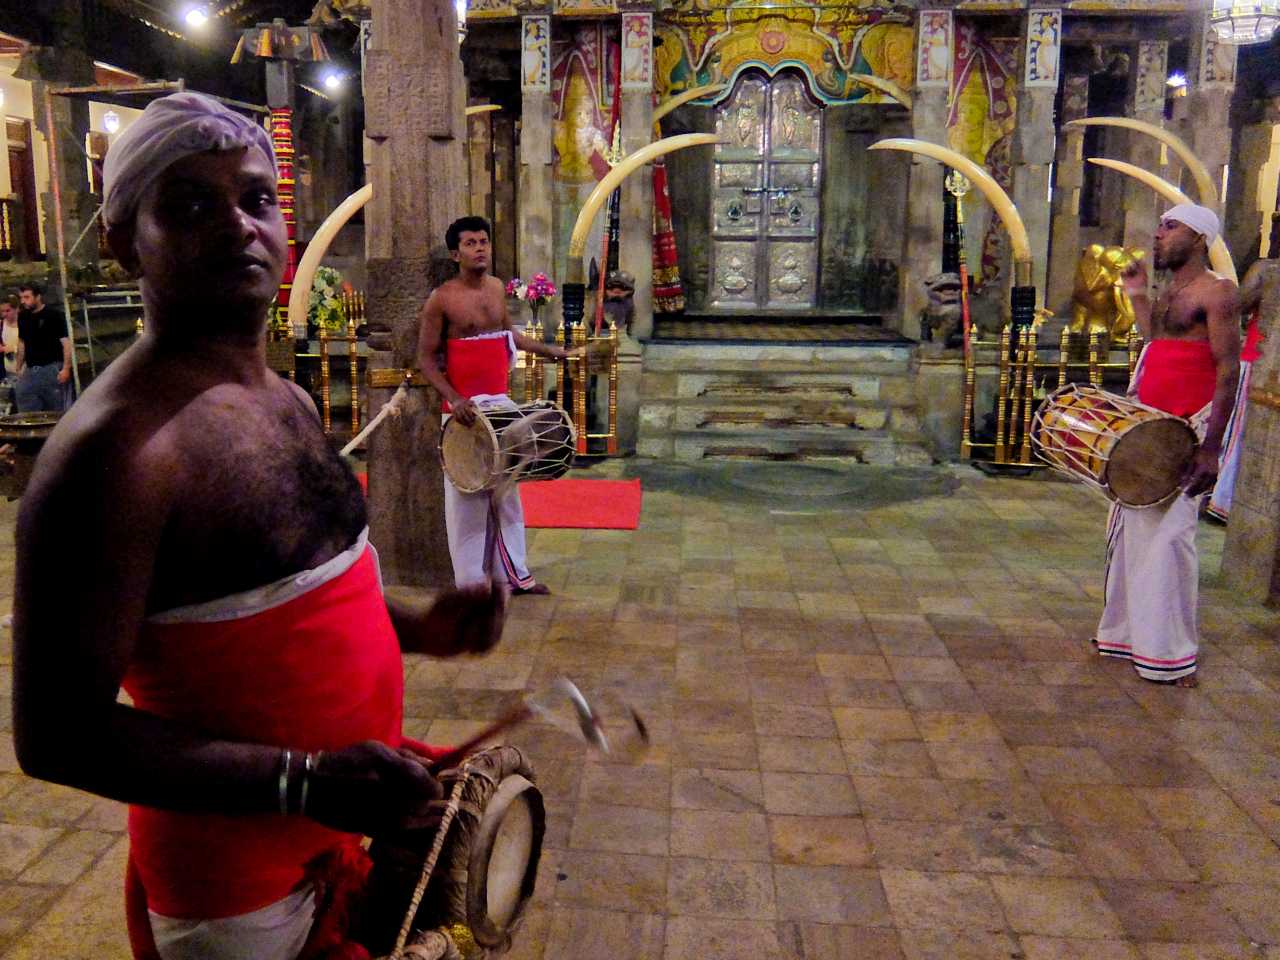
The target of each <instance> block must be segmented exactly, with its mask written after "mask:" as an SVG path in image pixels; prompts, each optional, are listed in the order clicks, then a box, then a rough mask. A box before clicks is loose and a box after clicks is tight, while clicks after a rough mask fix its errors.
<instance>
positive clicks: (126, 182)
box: [102, 93, 279, 227]
mask: <svg viewBox="0 0 1280 960" xmlns="http://www.w3.org/2000/svg"><path fill="white" fill-rule="evenodd" d="M255 148H256V149H258V150H261V151H262V155H263V156H264V157H266V158H267V160H268V161H269V162H270V163H271V169H272V170H273V171H275V172H276V173H277V175H278V174H279V171H278V169H277V167H276V157H275V151H273V150H272V149H271V138H270V137H269V136H267V132H266V131H265V130H263V129H262V127H261V126H259V125H258V124H256V123H254V122H253V121H252V120H250V119H249V118H248V117H244V116H241V115H240V114H238V113H236V112H235V111H234V110H230V109H228V108H227V107H224V106H223V105H222V104H221V103H219V102H218V101H217V100H214V99H212V98H210V97H206V96H203V95H201V94H199V93H175V94H171V95H170V96H167V97H161V98H160V99H159V100H153V101H152V102H151V103H149V104H148V105H147V109H146V110H144V111H142V116H140V117H139V118H138V119H137V120H135V121H134V122H133V124H132V125H130V126H129V128H128V129H127V130H125V131H124V133H122V134H120V137H119V139H118V140H116V142H115V143H113V144H112V145H111V149H110V150H109V151H107V159H106V162H105V163H104V164H103V167H102V181H103V188H102V192H103V202H102V207H103V217H104V219H105V220H106V224H107V226H108V227H113V226H116V225H117V224H120V223H124V222H125V221H127V220H129V219H130V218H131V217H132V216H133V215H134V213H135V212H136V211H137V209H138V200H139V199H140V198H141V197H142V194H143V192H144V191H145V190H146V189H147V187H149V186H150V185H151V184H152V182H154V181H155V179H156V178H157V177H158V176H160V174H162V173H164V171H165V170H167V169H168V168H169V167H171V166H172V165H173V164H175V163H177V162H178V161H179V160H182V159H184V158H185V157H189V156H192V155H193V154H197V153H207V152H209V151H210V150H239V149H250V150H252V149H255Z"/></svg>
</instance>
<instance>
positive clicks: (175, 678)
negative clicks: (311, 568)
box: [124, 550, 404, 919]
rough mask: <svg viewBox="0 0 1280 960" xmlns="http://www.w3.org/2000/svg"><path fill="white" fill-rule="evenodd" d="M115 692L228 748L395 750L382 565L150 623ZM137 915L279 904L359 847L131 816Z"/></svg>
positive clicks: (266, 819)
mask: <svg viewBox="0 0 1280 960" xmlns="http://www.w3.org/2000/svg"><path fill="white" fill-rule="evenodd" d="M124 687H125V689H126V690H127V691H128V692H129V694H130V696H132V697H133V701H134V704H135V705H136V706H137V708H138V709H139V710H145V711H147V712H149V713H154V714H158V715H159V716H163V717H169V718H173V719H175V720H180V721H182V722H183V723H186V724H189V725H191V726H192V727H195V728H196V729H199V730H203V731H205V732H206V733H208V734H210V735H212V736H215V737H222V738H226V739H228V740H239V741H244V742H249V743H267V744H278V745H280V746H282V747H283V746H287V747H289V748H291V749H295V750H332V749H336V748H339V747H344V746H348V745H350V744H353V743H357V742H359V741H362V740H380V741H382V742H384V743H387V744H390V745H392V746H396V745H398V744H400V742H401V736H400V723H401V709H402V702H403V693H404V689H403V688H404V678H403V672H402V666H401V660H400V647H399V643H398V641H397V639H396V635H395V631H394V629H393V628H392V626H391V619H390V617H389V615H388V614H387V608H386V603H385V601H384V599H383V596H382V588H381V586H380V585H379V582H378V574H377V567H376V564H375V561H374V556H373V553H372V551H371V550H366V551H365V553H364V554H363V555H362V556H361V557H360V559H359V560H358V561H356V563H355V564H354V565H353V566H352V567H351V568H350V569H349V570H347V571H346V572H345V573H343V574H341V575H339V576H336V577H334V578H333V579H332V580H329V581H327V582H324V583H321V584H319V585H318V586H316V587H314V588H313V589H311V590H309V591H307V592H306V593H304V594H302V595H301V596H298V597H295V598H294V599H292V600H289V601H288V602H285V603H283V604H281V605H279V606H276V607H272V608H270V609H268V610H265V611H263V612H261V613H257V614H253V615H250V616H246V617H242V618H239V619H235V620H224V621H217V622H211V623H175V624H153V623H149V624H145V625H144V626H143V629H142V634H141V638H140V642H139V646H138V655H137V658H136V659H135V660H134V662H133V663H132V664H131V665H130V667H129V671H128V673H127V675H126V676H125V680H124ZM129 834H130V840H131V847H130V857H131V860H132V864H133V868H134V869H136V872H137V877H138V879H139V880H140V881H141V886H142V888H143V890H145V896H146V905H147V906H148V907H149V908H150V909H152V910H154V911H155V912H157V913H159V914H162V915H164V916H169V917H177V918H186V919H215V918H218V917H228V916H234V915H236V914H241V913H247V912H249V911H252V910H257V909H259V908H261V907H264V906H266V905H267V904H270V903H274V902H275V901H277V900H280V899H281V898H283V897H285V896H288V895H289V893H291V892H292V891H293V890H294V889H295V888H297V886H298V885H299V884H300V883H301V882H302V881H303V878H304V868H305V866H306V864H307V863H308V862H309V861H311V860H313V859H314V858H315V857H316V856H317V855H319V854H321V853H323V852H324V851H327V850H330V849H332V848H333V847H335V846H337V845H339V844H342V843H347V842H353V840H354V838H352V837H350V835H348V834H344V833H339V832H337V831H335V830H330V829H329V828H327V827H323V826H321V825H320V824H318V823H316V822H315V821H314V820H310V819H308V818H306V817H286V816H282V815H279V814H256V815H244V816H235V817H232V816H220V815H213V814H189V813H176V812H173V811H170V810H159V809H155V808H153V807H143V806H137V805H135V806H131V807H130V808H129Z"/></svg>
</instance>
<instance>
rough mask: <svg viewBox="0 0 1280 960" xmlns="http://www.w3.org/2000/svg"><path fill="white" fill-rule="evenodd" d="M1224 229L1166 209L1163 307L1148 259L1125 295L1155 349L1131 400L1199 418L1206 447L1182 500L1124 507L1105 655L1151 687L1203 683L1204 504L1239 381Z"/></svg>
mask: <svg viewBox="0 0 1280 960" xmlns="http://www.w3.org/2000/svg"><path fill="white" fill-rule="evenodd" d="M1218 229H1219V225H1218V217H1217V215H1216V214H1214V212H1213V211H1212V210H1209V209H1207V208H1206V207H1201V206H1197V205H1195V204H1179V205H1178V206H1176V207H1173V208H1172V209H1171V210H1169V211H1168V212H1167V213H1165V215H1164V216H1163V217H1162V218H1161V221H1160V225H1159V227H1158V228H1157V230H1156V234H1155V265H1156V267H1157V269H1167V270H1170V271H1172V275H1171V277H1170V280H1169V285H1168V287H1167V288H1166V289H1165V290H1164V291H1163V292H1162V293H1161V294H1160V296H1159V298H1158V299H1157V300H1156V302H1155V303H1154V304H1152V302H1151V299H1150V297H1149V295H1148V292H1147V286H1148V280H1147V272H1146V268H1145V267H1144V266H1143V265H1142V263H1141V261H1137V262H1135V263H1134V264H1133V265H1132V266H1130V267H1129V269H1128V270H1127V271H1126V272H1125V276H1124V284H1125V292H1126V293H1127V294H1128V295H1129V297H1130V299H1131V300H1132V301H1133V307H1134V313H1135V315H1136V318H1137V322H1138V326H1139V328H1140V330H1141V331H1142V334H1143V337H1144V338H1145V339H1146V340H1147V343H1148V345H1147V347H1146V349H1145V350H1144V352H1143V355H1142V358H1141V360H1140V361H1139V364H1138V368H1137V370H1136V371H1135V373H1134V379H1133V383H1132V384H1131V386H1130V394H1131V395H1133V394H1136V399H1137V400H1138V401H1139V402H1140V403H1141V404H1143V405H1145V406H1146V407H1148V408H1154V410H1156V411H1163V412H1165V413H1168V414H1171V415H1173V416H1175V417H1184V418H1188V419H1189V420H1190V421H1191V425H1192V426H1193V427H1195V428H1197V433H1199V434H1200V437H1201V441H1200V445H1199V449H1198V450H1196V451H1195V452H1194V454H1193V455H1192V459H1191V463H1190V465H1189V467H1188V468H1187V470H1186V478H1185V481H1184V483H1183V486H1182V489H1180V490H1177V491H1175V493H1174V494H1173V496H1172V497H1171V498H1168V499H1166V500H1164V501H1163V502H1161V503H1157V504H1153V505H1148V506H1143V507H1134V506H1126V505H1125V504H1124V503H1123V502H1117V503H1116V504H1115V505H1114V507H1113V508H1112V511H1111V517H1110V521H1109V523H1108V529H1107V561H1106V573H1105V598H1106V599H1105V608H1104V610H1103V614H1102V620H1101V622H1100V623H1099V624H1098V632H1097V637H1096V641H1095V642H1096V643H1097V646H1098V651H1099V652H1100V653H1102V654H1103V655H1104V656H1114V657H1123V658H1126V659H1129V660H1130V661H1131V662H1132V663H1133V666H1134V668H1135V669H1136V670H1137V671H1138V675H1139V676H1141V677H1143V678H1144V679H1146V680H1152V681H1155V682H1160V683H1174V684H1177V685H1178V686H1182V687H1192V686H1195V685H1196V678H1195V672H1196V667H1197V660H1196V656H1197V650H1198V646H1199V641H1198V635H1197V627H1196V596H1197V588H1198V575H1199V571H1198V560H1197V557H1196V539H1195V538H1196V525H1197V521H1198V518H1199V502H1200V498H1201V496H1202V495H1203V494H1205V493H1208V492H1209V491H1210V490H1212V489H1213V483H1214V480H1215V478H1216V476H1217V471H1218V453H1219V450H1220V448H1221V445H1222V435H1223V431H1224V430H1225V428H1226V425H1227V420H1228V418H1229V417H1230V416H1231V408H1232V406H1233V404H1234V402H1235V392H1236V378H1237V377H1238V376H1239V363H1238V359H1239V356H1240V334H1239V324H1238V320H1237V317H1238V316H1239V305H1238V300H1237V293H1236V286H1235V284H1234V283H1232V282H1231V281H1229V280H1226V279H1224V278H1222V277H1219V276H1218V275H1216V274H1214V273H1212V272H1210V271H1209V269H1208V267H1207V266H1206V263H1207V261H1208V249H1209V246H1210V245H1211V244H1212V243H1213V241H1214V239H1215V238H1216V237H1217V235H1218Z"/></svg>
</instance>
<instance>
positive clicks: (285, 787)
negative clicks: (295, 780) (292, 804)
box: [277, 748, 293, 816]
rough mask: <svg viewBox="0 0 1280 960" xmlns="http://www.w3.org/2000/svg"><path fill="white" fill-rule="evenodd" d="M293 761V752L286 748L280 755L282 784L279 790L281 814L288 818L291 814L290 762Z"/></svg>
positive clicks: (280, 783) (279, 785)
mask: <svg viewBox="0 0 1280 960" xmlns="http://www.w3.org/2000/svg"><path fill="white" fill-rule="evenodd" d="M292 759H293V751H291V750H289V749H287V748H285V749H284V750H283V751H282V752H281V754H280V782H279V784H278V787H277V789H278V792H279V794H280V812H281V813H283V814H285V815H286V816H287V815H288V813H289V761H291V760H292Z"/></svg>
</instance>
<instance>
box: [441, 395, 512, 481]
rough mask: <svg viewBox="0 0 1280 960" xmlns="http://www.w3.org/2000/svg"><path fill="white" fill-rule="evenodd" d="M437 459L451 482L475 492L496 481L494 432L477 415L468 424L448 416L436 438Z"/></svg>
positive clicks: (496, 439)
mask: <svg viewBox="0 0 1280 960" xmlns="http://www.w3.org/2000/svg"><path fill="white" fill-rule="evenodd" d="M440 460H441V463H442V464H443V465H444V472H445V473H447V474H448V475H449V479H450V480H451V481H452V482H453V485H454V486H455V487H457V488H458V489H459V490H461V491H462V492H463V493H479V492H480V491H481V490H488V489H489V488H490V487H492V486H494V484H496V483H497V482H498V462H499V457H498V435H497V434H496V433H494V431H493V427H492V426H491V425H490V423H489V421H488V420H487V419H486V418H485V417H484V416H483V415H480V414H477V415H476V418H475V420H474V421H473V422H472V423H471V425H470V426H466V425H464V424H462V423H461V422H460V421H459V420H458V418H457V417H451V418H450V419H449V422H448V423H446V424H445V425H444V433H443V435H442V436H441V437H440Z"/></svg>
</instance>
